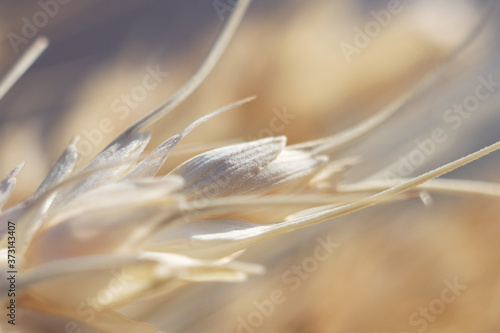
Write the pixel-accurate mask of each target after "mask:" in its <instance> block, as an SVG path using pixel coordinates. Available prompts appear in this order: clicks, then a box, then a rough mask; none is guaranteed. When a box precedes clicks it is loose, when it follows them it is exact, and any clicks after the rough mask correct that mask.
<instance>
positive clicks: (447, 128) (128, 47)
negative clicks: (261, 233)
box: [0, 0, 500, 333]
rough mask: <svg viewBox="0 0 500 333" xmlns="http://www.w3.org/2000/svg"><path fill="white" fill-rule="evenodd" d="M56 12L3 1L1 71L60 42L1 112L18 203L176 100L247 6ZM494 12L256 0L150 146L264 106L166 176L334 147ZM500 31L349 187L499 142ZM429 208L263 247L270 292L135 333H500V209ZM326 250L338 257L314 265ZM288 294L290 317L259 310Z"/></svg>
mask: <svg viewBox="0 0 500 333" xmlns="http://www.w3.org/2000/svg"><path fill="white" fill-rule="evenodd" d="M49 2H50V3H53V2H51V1H41V2H38V1H23V2H20V1H10V0H0V45H1V47H0V73H5V72H6V71H7V70H8V69H9V68H10V66H11V65H12V64H13V63H14V62H15V60H16V59H17V58H18V57H19V56H20V54H22V52H23V51H24V50H26V49H27V47H28V45H29V44H30V42H32V41H33V40H34V39H35V38H36V37H35V36H41V35H45V36H47V37H48V38H49V40H50V46H49V48H48V49H47V51H46V52H45V53H44V54H43V55H42V56H41V58H40V59H39V60H38V61H37V62H36V63H35V64H34V66H33V67H32V68H31V69H30V70H29V71H28V72H27V73H26V74H25V75H24V76H23V77H22V78H21V79H20V81H19V82H18V83H17V84H16V85H15V86H14V87H13V89H12V90H11V91H10V92H9V93H8V94H7V95H6V96H5V97H4V98H3V99H2V100H0V178H3V177H4V176H5V175H7V174H8V172H9V171H10V170H12V169H13V168H14V167H15V166H16V165H18V164H19V163H21V162H23V161H25V162H26V165H25V167H24V169H23V170H22V171H21V173H20V175H19V176H18V183H17V186H16V190H15V192H14V196H13V198H12V200H11V201H10V202H9V204H10V205H11V204H14V203H15V202H18V201H20V200H21V199H22V198H24V197H26V196H28V195H30V194H31V193H32V192H33V191H34V190H35V189H36V188H37V187H38V185H39V183H40V182H41V181H42V180H43V178H44V177H45V175H46V174H47V172H48V170H50V167H51V165H53V163H54V162H55V161H56V159H57V158H58V156H59V155H60V154H61V152H62V151H63V150H64V149H65V148H66V146H67V145H68V144H69V142H70V141H71V139H72V138H73V137H74V136H75V135H79V136H80V143H79V146H78V147H79V148H80V150H81V151H82V155H83V156H82V160H81V161H80V164H81V165H82V166H83V165H84V164H85V163H86V162H88V161H89V160H90V159H91V158H92V157H93V156H95V155H96V154H97V153H98V152H99V151H100V150H101V149H102V148H104V147H105V146H106V145H107V144H108V143H109V142H110V141H111V140H112V139H113V138H114V137H115V136H116V135H117V134H119V133H120V132H121V131H122V130H124V129H125V128H126V127H128V126H129V125H130V124H132V123H133V122H134V121H135V120H137V119H139V118H140V117H141V116H143V115H144V114H146V113H147V112H149V111H150V110H152V109H153V108H154V107H155V106H157V105H158V104H159V103H161V102H162V101H163V100H165V99H166V98H168V97H169V96H170V95H171V94H172V93H173V92H174V91H175V90H176V89H177V88H178V87H180V86H181V85H182V83H183V82H185V81H186V79H188V78H189V76H190V75H191V74H192V73H193V72H194V71H195V70H196V68H197V66H198V65H199V64H200V63H201V62H202V60H203V58H204V57H205V55H206V53H207V52H208V50H209V48H210V46H211V44H212V42H213V40H214V38H215V37H216V35H217V33H218V31H219V30H220V28H221V26H222V24H223V23H224V21H225V20H226V19H227V18H228V16H229V14H230V11H231V8H232V6H233V3H234V1H229V0H220V1H213V0H190V1H159V0H145V1H141V2H138V1H132V0H120V1H118V0H108V1H99V0H88V1H66V3H64V4H63V2H64V1H60V2H57V4H58V5H57V6H52V7H47V6H46V4H47V3H49ZM487 3H488V2H487V1H445V0H438V1H430V0H420V1H400V2H398V1H396V2H394V1H378V0H377V1H368V0H364V1H361V0H356V1H352V0H351V1H347V0H338V1H323V0H315V1H307V2H305V1H283V0H274V1H264V0H254V1H253V2H252V4H251V6H250V9H249V11H248V13H247V15H246V16H245V18H244V20H243V23H242V25H241V26H240V28H239V29H238V31H237V33H236V35H235V37H234V40H233V41H232V43H231V44H230V46H229V48H228V50H227V51H226V53H225V54H224V56H223V57H222V59H221V61H220V63H219V64H218V65H217V66H216V68H215V70H214V71H213V73H212V74H210V76H209V77H208V79H207V80H206V81H205V82H204V83H203V84H202V85H201V86H200V88H199V89H198V90H197V91H196V92H195V93H194V94H193V95H192V96H191V97H190V98H189V99H188V100H187V101H186V102H184V103H183V104H182V105H181V106H180V107H179V108H178V109H177V110H175V111H174V112H173V113H171V114H170V115H168V116H167V117H165V118H164V119H162V120H161V121H159V122H158V123H156V124H155V125H154V126H153V133H154V134H153V139H152V143H151V146H150V147H151V149H153V148H152V147H154V145H155V144H159V143H160V142H162V141H163V140H165V139H166V138H167V137H168V136H170V135H172V134H174V133H177V132H178V131H179V130H181V129H182V128H184V127H185V126H186V125H187V124H189V123H190V122H192V121H193V120H195V119H197V118H198V117H200V116H201V115H204V114H207V113H208V112H210V111H213V110H215V109H217V108H219V107H221V106H224V105H227V104H229V103H231V102H233V101H236V100H238V99H241V98H244V97H248V96H251V95H257V96H258V99H257V100H256V101H254V102H251V103H249V104H246V105H245V106H243V107H241V108H239V109H238V110H235V111H232V112H230V113H226V114H224V115H223V116H220V117H218V118H216V119H213V120H210V123H207V124H204V125H202V127H200V128H198V129H196V130H195V131H194V132H193V133H192V134H190V135H189V136H188V137H187V138H186V139H185V142H184V144H183V145H182V147H180V150H179V151H180V152H179V153H177V154H174V155H173V156H172V157H171V158H169V160H168V161H167V163H166V166H165V168H164V170H163V172H167V171H168V170H169V169H171V168H172V167H174V166H176V165H177V164H178V163H179V162H180V161H182V160H184V159H186V158H187V157H189V156H191V155H192V154H195V153H196V147H197V146H199V144H200V143H203V145H207V144H212V143H214V144H217V143H220V142H234V141H241V140H251V139H256V138H259V137H263V136H269V135H287V137H288V142H289V143H297V142H301V141H305V140H312V139H316V138H320V137H323V136H326V135H331V134H333V133H336V132H338V131H340V130H342V129H345V128H347V127H349V126H352V125H354V124H356V123H358V122H360V121H362V120H363V119H365V118H366V117H368V116H370V115H371V114H373V113H375V112H376V111H378V110H380V109H381V108H382V107H383V106H384V105H386V104H387V103H389V102H390V101H391V100H394V99H395V98H396V97H397V96H399V95H400V94H401V93H402V92H404V91H405V90H406V89H408V88H409V87H411V86H412V85H413V84H415V83H416V82H417V81H418V80H419V79H421V78H422V77H423V75H424V74H425V73H426V72H427V71H429V70H430V69H432V68H434V67H436V66H437V65H439V64H440V63H441V62H442V61H443V59H444V58H445V57H446V55H447V54H449V52H451V51H452V50H453V48H454V47H456V46H457V45H458V44H459V43H460V42H461V41H463V40H464V39H465V38H466V37H467V35H468V34H469V33H470V32H471V31H472V29H473V28H474V27H475V25H476V24H477V23H478V22H479V21H480V20H481V18H482V16H484V11H485V9H486V8H487V6H486V4H487ZM395 4H399V5H398V6H396V5H395ZM40 13H42V14H40ZM43 13H45V15H44V14H43ZM494 15H495V16H494V17H493V18H492V19H490V22H489V24H488V25H487V26H486V28H485V29H484V30H483V32H482V33H481V34H480V35H478V36H477V37H476V38H475V40H474V42H473V43H472V44H471V45H470V46H469V47H468V48H467V49H466V50H465V51H464V52H463V53H462V54H461V55H460V56H459V57H458V58H456V59H455V60H454V61H453V62H452V63H451V64H450V66H449V67H448V68H447V70H446V72H445V74H444V75H443V76H442V77H440V79H439V80H438V82H437V84H435V85H434V86H433V87H432V89H430V90H429V91H427V92H426V93H424V94H423V95H422V96H419V97H418V98H417V99H416V100H415V101H414V102H412V103H411V104H410V105H408V106H407V107H405V108H404V109H403V110H401V112H399V113H398V114H396V115H395V116H393V117H392V118H391V119H390V120H389V121H388V122H387V123H385V124H384V125H383V126H381V127H380V128H379V129H377V130H376V131H374V132H373V133H371V134H370V135H369V136H368V137H366V138H365V139H362V140H360V141H359V142H358V143H356V144H354V145H352V146H350V147H348V148H346V149H343V150H342V151H340V152H338V153H336V154H337V155H335V156H338V157H339V158H342V157H347V156H360V157H362V159H363V163H361V164H360V165H358V166H356V167H355V168H353V169H352V170H351V171H350V172H349V174H348V175H347V179H345V181H346V182H349V181H357V180H361V179H364V178H365V177H369V176H370V175H373V174H376V173H377V172H378V171H381V170H384V169H385V168H386V167H390V166H392V167H394V166H396V167H397V165H398V164H397V163H399V162H398V161H401V159H405V158H408V153H411V152H412V151H414V150H416V149H417V150H418V149H419V146H418V143H417V141H415V140H420V141H419V142H422V141H425V140H428V139H429V138H431V137H432V133H433V131H434V130H435V129H442V130H443V132H444V133H445V134H444V135H445V136H446V138H447V139H446V140H445V141H444V142H443V143H439V144H436V145H435V150H434V151H433V152H432V153H431V154H428V155H426V157H425V160H424V161H423V162H422V163H419V165H417V166H414V168H412V170H411V173H410V174H407V175H405V176H410V175H418V174H421V173H423V172H425V171H427V170H430V169H431V168H434V167H437V166H439V165H442V164H444V163H447V162H449V161H452V160H454V159H456V158H459V157H462V156H464V155H466V154H468V153H471V152H473V151H475V150H477V149H480V148H483V147H484V146H486V145H489V144H491V143H493V142H496V141H498V140H500V133H499V128H500V112H499V110H498V105H499V103H498V102H499V100H500V93H498V91H497V90H500V87H497V86H495V84H494V83H493V84H492V85H488V86H485V84H484V82H485V81H486V82H487V81H488V80H490V81H492V82H499V81H500V66H499V65H500V47H499V46H500V45H499V40H498V38H497V36H498V32H499V30H500V26H499V24H498V21H499V20H498V18H499V17H498V14H497V13H495V14H494ZM44 17H45V18H47V19H46V20H44ZM27 22H28V23H27ZM30 24H31V28H32V29H31V30H30V27H27V25H30ZM33 28H34V29H33ZM370 29H372V30H370ZM27 32H29V33H28V34H27ZM31 32H32V33H31ZM28 35H29V36H28ZM16 51H18V52H16ZM152 73H153V74H152ZM155 73H156V74H155ZM145 80H147V82H148V83H149V84H145V83H144V82H145ZM478 85H483V90H482V91H484V92H486V91H489V92H490V94H489V96H488V98H486V99H484V100H481V101H480V103H479V105H478V106H477V107H474V110H473V111H471V112H466V111H465V112H462V113H460V112H457V111H456V108H454V107H455V105H457V104H458V105H459V106H460V105H464V103H467V101H470V100H471V99H470V98H469V99H468V97H471V96H475V94H476V89H477V87H478ZM488 89H491V91H490V90H488ZM276 119H278V120H276ZM103 122H104V124H106V125H103ZM273 124H279V126H274V125H273ZM499 165H500V156H499V154H492V155H491V156H488V157H486V158H483V159H481V160H480V161H477V162H474V163H472V164H470V165H468V166H466V167H463V168H461V169H459V170H457V171H455V172H453V173H451V174H450V175H447V177H454V178H463V179H474V180H483V181H492V182H498V181H499V180H500V171H499V167H498V166H499ZM389 170H391V169H390V168H389ZM382 174H383V173H382ZM433 198H434V204H433V205H432V206H430V207H428V206H424V205H423V204H422V202H421V201H419V200H418V199H414V200H408V201H404V202H397V203H391V204H386V205H383V206H380V207H376V208H371V209H369V210H367V211H364V212H360V213H356V214H354V215H351V216H348V217H345V218H340V219H336V220H334V221H331V222H326V223H323V224H321V225H318V226H316V227H312V228H308V229H306V230H302V231H301V232H295V233H292V234H290V235H285V236H282V237H279V238H277V239H274V240H272V241H269V242H264V243H262V244H260V245H258V246H256V247H254V248H252V249H250V250H249V251H247V252H246V253H245V254H244V255H243V256H242V258H241V260H246V261H251V262H257V263H261V264H263V265H265V266H266V268H267V271H268V272H267V273H266V275H264V276H262V277H257V278H255V277H254V278H251V279H250V280H249V281H247V282H245V283H242V284H238V285H226V284H199V285H190V286H187V287H186V288H183V289H181V290H180V291H179V292H177V293H175V294H174V295H169V296H168V297H167V298H165V299H162V300H161V303H159V304H158V306H156V307H155V311H151V310H148V311H145V313H140V314H138V313H135V314H134V316H135V317H136V318H137V319H144V320H147V321H150V322H152V323H155V324H157V325H159V326H160V327H163V328H165V329H166V330H167V331H168V332H245V333H247V332H294V333H295V332H297V333H298V332H367V331H369V332H424V331H425V332H462V331H463V332H471V331H474V332H500V270H499V269H498V259H500V258H499V257H500V251H499V245H498V244H499V242H498V238H499V236H500V224H499V222H500V221H499V218H498V216H499V213H500V210H499V208H498V199H496V200H495V199H484V198H476V197H450V196H442V195H433ZM318 237H320V240H318ZM327 239H330V240H331V241H332V242H334V243H336V244H338V245H339V246H338V247H337V248H335V250H334V251H333V252H332V253H330V254H329V256H328V259H327V260H325V261H321V262H319V261H318V260H316V265H314V266H311V265H312V262H313V261H314V260H312V259H311V258H313V259H314V258H315V257H314V253H316V252H315V250H316V248H317V247H318V246H319V245H321V244H323V243H324V241H326V240H327ZM294 267H302V271H301V272H300V273H301V274H299V271H298V270H297V269H294ZM307 270H309V271H307ZM292 280H293V281H295V283H291V281H292ZM457 281H459V286H462V287H458V289H456V288H455V289H454V291H455V293H454V294H453V293H452V294H449V295H454V296H455V297H454V298H453V297H452V298H453V300H452V301H451V300H450V301H448V300H449V299H450V298H445V299H443V295H444V294H446V295H448V293H447V290H451V289H453V288H452V287H450V286H453V285H455V287H456V285H457ZM292 286H293V287H294V288H291V287H292ZM295 287H296V288H295ZM292 289H293V290H292ZM276 290H277V291H281V293H282V294H283V295H282V297H281V298H280V300H282V301H283V302H280V304H275V305H274V306H273V309H272V311H271V310H269V311H267V310H266V309H264V310H263V308H262V304H269V303H268V302H267V301H269V300H271V299H273V296H272V295H273V291H276ZM273 304H274V303H273ZM148 309H149V308H148Z"/></svg>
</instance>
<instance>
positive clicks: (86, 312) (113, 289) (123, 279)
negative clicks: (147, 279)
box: [57, 268, 134, 333]
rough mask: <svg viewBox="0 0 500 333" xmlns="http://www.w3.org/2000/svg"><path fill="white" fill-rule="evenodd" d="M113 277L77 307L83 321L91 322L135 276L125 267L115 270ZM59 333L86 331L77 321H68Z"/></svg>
mask: <svg viewBox="0 0 500 333" xmlns="http://www.w3.org/2000/svg"><path fill="white" fill-rule="evenodd" d="M112 275H113V277H112V278H111V279H110V280H109V282H108V284H107V286H106V287H105V288H103V289H101V290H99V292H98V293H97V294H95V296H94V297H87V299H86V300H85V301H83V302H81V303H80V304H79V305H78V307H77V308H76V314H77V315H78V316H79V317H81V319H82V320H81V321H82V322H86V323H91V322H92V321H93V320H94V319H95V317H96V314H97V313H98V312H101V311H103V310H105V306H106V304H109V303H110V302H112V301H113V299H114V298H115V296H116V295H118V294H120V293H122V292H123V291H124V290H125V288H127V286H128V285H129V284H130V283H131V282H132V281H133V280H134V277H133V276H131V275H129V274H127V272H126V271H125V268H122V269H121V270H120V271H113V272H112ZM57 333H84V331H83V329H82V328H81V327H80V325H78V323H77V322H75V321H68V322H67V323H66V324H65V325H64V331H62V332H61V331H60V332H57Z"/></svg>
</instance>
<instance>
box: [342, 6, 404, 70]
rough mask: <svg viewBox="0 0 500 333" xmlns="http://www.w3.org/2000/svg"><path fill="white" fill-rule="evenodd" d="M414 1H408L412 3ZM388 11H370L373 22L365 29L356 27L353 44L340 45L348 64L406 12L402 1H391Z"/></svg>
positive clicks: (344, 43) (366, 25)
mask: <svg viewBox="0 0 500 333" xmlns="http://www.w3.org/2000/svg"><path fill="white" fill-rule="evenodd" d="M411 1H412V0H407V2H411ZM386 8H387V9H382V10H379V11H375V10H372V11H370V16H371V17H372V18H373V20H370V21H368V22H367V23H366V24H365V26H364V27H363V28H360V27H358V26H356V27H354V29H353V30H354V37H353V41H352V43H347V42H345V41H344V42H342V43H340V45H339V46H340V50H341V51H342V54H343V55H344V58H345V59H346V60H347V62H348V63H351V62H352V58H353V56H354V55H359V54H360V53H361V52H362V50H363V49H365V48H367V47H368V46H369V45H370V43H371V42H372V40H373V39H374V38H377V37H378V36H380V34H381V33H382V31H383V29H384V28H387V27H388V26H389V24H391V22H392V20H393V17H394V16H395V15H399V14H401V13H402V12H403V10H404V5H403V3H402V1H401V0H390V1H389V2H388V3H387V7H386Z"/></svg>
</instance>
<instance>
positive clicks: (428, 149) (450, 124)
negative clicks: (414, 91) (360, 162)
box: [384, 74, 500, 180]
mask: <svg viewBox="0 0 500 333" xmlns="http://www.w3.org/2000/svg"><path fill="white" fill-rule="evenodd" d="M476 80H477V82H478V83H477V85H476V86H475V88H474V90H473V92H471V93H470V94H468V95H467V96H466V97H465V98H464V99H463V100H462V101H461V102H458V103H455V104H454V105H453V107H451V108H449V109H447V110H445V111H444V112H443V116H442V118H443V123H444V124H445V125H444V126H440V127H436V128H434V130H433V131H432V132H431V133H430V134H429V135H428V136H427V137H425V138H422V139H420V140H415V141H414V143H415V148H413V149H412V150H411V151H410V152H408V153H407V154H405V155H403V156H399V158H398V162H397V163H395V164H393V165H392V166H391V167H389V168H388V169H387V170H385V172H384V178H385V179H386V180H390V179H395V178H405V177H408V176H410V175H412V174H413V173H414V172H415V171H416V170H417V168H418V167H420V166H422V165H423V164H424V163H425V162H426V161H427V159H428V158H430V157H431V156H432V155H433V154H434V153H435V152H436V151H438V149H437V148H438V146H439V145H441V144H443V143H444V142H446V140H448V138H449V137H450V133H451V132H452V131H457V130H458V129H459V128H460V127H461V126H462V125H463V123H464V121H466V120H467V119H469V118H470V117H471V116H472V115H474V114H475V113H476V112H477V111H478V110H479V108H480V107H481V103H482V102H485V101H487V100H488V99H490V98H491V97H492V96H493V95H494V94H495V93H497V92H498V90H499V88H500V81H495V80H494V78H493V75H492V74H489V75H488V76H487V77H484V76H479V77H477V79H476Z"/></svg>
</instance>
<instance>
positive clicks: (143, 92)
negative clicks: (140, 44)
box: [77, 65, 169, 156]
mask: <svg viewBox="0 0 500 333" xmlns="http://www.w3.org/2000/svg"><path fill="white" fill-rule="evenodd" d="M145 71H146V74H145V75H144V76H143V78H142V80H141V83H140V84H138V85H136V86H134V87H133V88H132V89H131V90H130V91H129V92H127V93H123V94H122V95H121V96H120V97H118V98H116V99H115V100H113V102H112V103H111V112H112V113H113V114H116V115H117V116H118V118H119V119H120V120H125V119H126V118H127V117H128V116H129V114H130V112H131V111H132V110H134V109H136V108H138V107H139V106H140V103H141V102H143V101H144V100H145V99H146V98H147V97H148V95H149V93H150V92H151V91H153V90H155V89H156V88H158V86H159V85H160V84H161V83H162V82H163V81H164V80H165V78H166V77H167V76H168V75H169V74H168V73H167V72H163V71H161V69H160V66H159V65H157V66H156V67H155V68H153V67H151V66H147V67H146V69H145ZM114 129H115V123H114V122H113V120H112V119H111V118H108V117H104V118H102V119H101V121H100V122H99V123H98V125H97V126H96V127H94V128H91V129H83V130H82V131H81V132H80V141H79V142H78V143H77V148H78V151H79V152H80V153H81V154H82V156H87V155H89V154H90V153H91V152H92V151H93V148H94V147H97V146H98V145H100V144H101V143H102V141H103V139H104V134H107V133H111V132H112V131H113V130H114Z"/></svg>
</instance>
